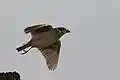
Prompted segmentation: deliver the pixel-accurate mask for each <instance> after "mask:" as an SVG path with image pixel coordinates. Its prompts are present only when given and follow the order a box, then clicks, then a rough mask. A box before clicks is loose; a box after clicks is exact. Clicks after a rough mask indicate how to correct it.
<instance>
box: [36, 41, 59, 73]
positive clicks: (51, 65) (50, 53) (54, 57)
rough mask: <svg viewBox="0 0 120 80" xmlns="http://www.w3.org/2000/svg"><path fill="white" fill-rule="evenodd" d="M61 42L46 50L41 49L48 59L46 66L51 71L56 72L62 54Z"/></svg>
mask: <svg viewBox="0 0 120 80" xmlns="http://www.w3.org/2000/svg"><path fill="white" fill-rule="evenodd" d="M60 46H61V41H60V40H58V41H57V42H56V43H54V44H52V45H51V46H49V47H46V48H44V49H39V48H38V49H39V50H40V51H41V53H42V55H43V56H44V58H45V59H46V64H47V66H48V69H49V70H53V71H54V70H55V69H56V68H57V65H58V59H59V52H60Z"/></svg>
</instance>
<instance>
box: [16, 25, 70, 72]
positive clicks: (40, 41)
mask: <svg viewBox="0 0 120 80" xmlns="http://www.w3.org/2000/svg"><path fill="white" fill-rule="evenodd" d="M24 32H25V33H26V34H28V33H30V34H31V37H32V38H31V39H30V41H29V42H28V43H26V44H24V45H23V46H20V47H18V48H16V50H17V51H18V52H20V51H22V50H23V51H24V53H21V54H22V55H23V54H25V53H27V52H28V51H29V50H30V49H31V48H37V49H38V50H39V51H41V53H42V55H43V56H44V58H45V59H46V64H47V66H48V69H49V70H55V69H56V68H57V65H58V59H59V53H60V47H61V41H60V40H59V39H60V38H61V37H62V36H63V35H64V34H66V33H70V30H68V29H66V28H64V27H57V28H53V27H52V25H46V24H39V25H33V26H29V27H27V28H25V29H24ZM28 47H30V49H28V50H27V51H25V49H26V48H28Z"/></svg>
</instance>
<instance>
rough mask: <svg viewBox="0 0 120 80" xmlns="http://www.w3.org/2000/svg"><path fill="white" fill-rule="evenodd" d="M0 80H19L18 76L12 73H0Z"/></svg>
mask: <svg viewBox="0 0 120 80" xmlns="http://www.w3.org/2000/svg"><path fill="white" fill-rule="evenodd" d="M0 80H21V79H20V74H19V73H17V72H16V71H14V72H2V73H0Z"/></svg>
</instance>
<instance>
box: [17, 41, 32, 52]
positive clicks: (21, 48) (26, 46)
mask: <svg viewBox="0 0 120 80" xmlns="http://www.w3.org/2000/svg"><path fill="white" fill-rule="evenodd" d="M30 46H31V45H30V43H29V42H28V43H27V44H24V45H23V46H20V47H18V48H16V50H17V51H18V52H20V51H22V50H24V49H26V48H28V47H30Z"/></svg>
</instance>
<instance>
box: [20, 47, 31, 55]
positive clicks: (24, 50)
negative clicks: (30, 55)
mask: <svg viewBox="0 0 120 80" xmlns="http://www.w3.org/2000/svg"><path fill="white" fill-rule="evenodd" d="M31 48H32V47H30V48H29V49H28V50H27V51H25V49H23V51H24V52H23V53H20V54H22V55H24V54H26V53H27V52H28V51H30V49H31Z"/></svg>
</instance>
